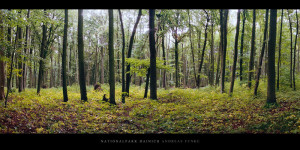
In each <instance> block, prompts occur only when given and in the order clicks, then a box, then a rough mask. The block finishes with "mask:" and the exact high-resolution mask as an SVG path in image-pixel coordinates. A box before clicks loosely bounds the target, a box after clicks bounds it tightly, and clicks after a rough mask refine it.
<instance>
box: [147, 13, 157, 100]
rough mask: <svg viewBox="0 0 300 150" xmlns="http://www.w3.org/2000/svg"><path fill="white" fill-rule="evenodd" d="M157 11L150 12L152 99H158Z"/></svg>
mask: <svg viewBox="0 0 300 150" xmlns="http://www.w3.org/2000/svg"><path fill="white" fill-rule="evenodd" d="M154 17H155V9H150V10H149V31H150V32H149V47H150V68H151V69H150V99H154V100H156V99H157V87H156V84H157V83H156V50H155V35H154V34H155V29H154V20H155V18H154Z"/></svg>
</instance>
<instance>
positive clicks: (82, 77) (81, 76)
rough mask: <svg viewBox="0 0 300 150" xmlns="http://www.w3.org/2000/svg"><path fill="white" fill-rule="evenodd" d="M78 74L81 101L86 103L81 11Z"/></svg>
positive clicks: (79, 15)
mask: <svg viewBox="0 0 300 150" xmlns="http://www.w3.org/2000/svg"><path fill="white" fill-rule="evenodd" d="M77 31H78V72H79V85H80V95H81V100H84V101H87V94H86V85H85V83H86V82H85V74H84V64H85V63H84V45H83V10H82V9H79V10H78V30H77Z"/></svg>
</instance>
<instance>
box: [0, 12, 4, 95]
mask: <svg viewBox="0 0 300 150" xmlns="http://www.w3.org/2000/svg"><path fill="white" fill-rule="evenodd" d="M3 18H4V17H3V15H2V10H0V40H1V41H4V29H3V20H4V19H3ZM4 57H5V55H4V46H2V45H1V46H0V58H4ZM4 72H5V64H4V61H3V59H0V100H4V98H5V95H4V86H5V73H4Z"/></svg>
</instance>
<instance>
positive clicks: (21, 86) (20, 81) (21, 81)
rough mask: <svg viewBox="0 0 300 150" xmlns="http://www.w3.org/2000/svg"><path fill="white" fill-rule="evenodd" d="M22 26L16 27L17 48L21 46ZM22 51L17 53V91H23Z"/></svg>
mask: <svg viewBox="0 0 300 150" xmlns="http://www.w3.org/2000/svg"><path fill="white" fill-rule="evenodd" d="M18 13H19V14H20V17H22V16H21V11H19V12H18ZM22 31H23V30H22V28H21V27H20V26H18V27H17V32H18V49H22V47H23V39H22V37H23V32H22ZM21 55H22V52H20V53H19V55H18V59H17V62H18V69H19V72H18V74H19V76H18V89H19V92H22V91H23V71H24V70H23V63H22V60H23V59H22V56H21Z"/></svg>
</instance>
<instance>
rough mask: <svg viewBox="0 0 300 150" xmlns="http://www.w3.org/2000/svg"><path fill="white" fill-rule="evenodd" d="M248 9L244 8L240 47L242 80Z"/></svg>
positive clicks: (241, 75) (241, 77)
mask: <svg viewBox="0 0 300 150" xmlns="http://www.w3.org/2000/svg"><path fill="white" fill-rule="evenodd" d="M245 21H246V10H243V26H242V34H241V49H240V81H242V80H243V50H244V35H245V34H244V33H245Z"/></svg>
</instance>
